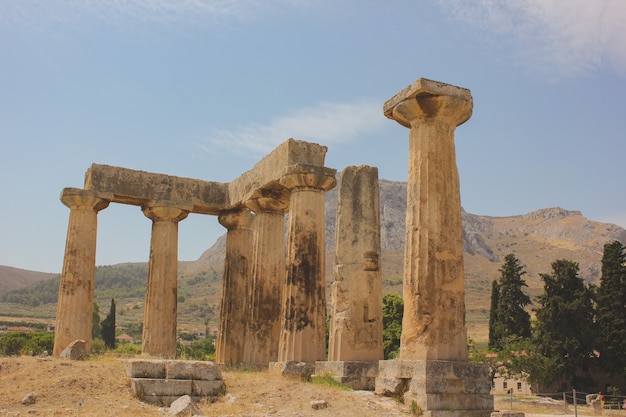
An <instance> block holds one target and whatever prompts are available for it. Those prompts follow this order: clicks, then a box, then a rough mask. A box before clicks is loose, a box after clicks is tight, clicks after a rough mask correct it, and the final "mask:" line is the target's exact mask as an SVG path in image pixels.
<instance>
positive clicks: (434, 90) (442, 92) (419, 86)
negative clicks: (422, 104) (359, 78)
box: [383, 78, 473, 127]
mask: <svg viewBox="0 0 626 417" xmlns="http://www.w3.org/2000/svg"><path fill="white" fill-rule="evenodd" d="M420 96H426V97H428V96H447V97H450V98H452V99H453V100H455V101H464V102H466V103H467V104H468V105H469V106H468V107H469V111H468V112H467V117H466V118H465V120H463V121H462V122H461V123H463V122H465V121H466V120H467V119H469V118H470V116H471V115H472V106H473V103H472V94H471V92H470V90H468V89H467V88H462V87H457V86H454V85H451V84H446V83H442V82H439V81H433V80H429V79H426V78H420V79H418V80H417V81H415V82H413V83H412V84H411V85H409V86H408V87H406V88H405V89H404V90H402V91H400V92H399V93H398V94H396V95H395V96H393V97H391V98H390V99H389V100H387V101H386V102H385V104H384V105H383V112H384V114H385V117H387V118H389V119H393V120H396V121H397V122H398V123H400V124H401V125H402V126H404V127H410V124H409V122H408V121H407V120H404V119H403V118H402V117H399V116H400V115H398V114H397V112H394V110H395V109H396V107H397V106H398V105H399V104H400V103H402V102H404V101H406V100H411V99H415V98H417V97H420ZM459 124H460V123H459Z"/></svg>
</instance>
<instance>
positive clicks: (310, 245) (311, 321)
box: [278, 164, 336, 363]
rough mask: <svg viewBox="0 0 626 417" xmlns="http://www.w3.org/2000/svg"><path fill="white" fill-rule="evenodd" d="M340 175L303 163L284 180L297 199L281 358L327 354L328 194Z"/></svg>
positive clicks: (292, 212)
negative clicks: (325, 261)
mask: <svg viewBox="0 0 626 417" xmlns="http://www.w3.org/2000/svg"><path fill="white" fill-rule="evenodd" d="M335 174H336V170H334V169H330V168H324V167H319V166H312V165H302V164H297V165H294V166H291V167H289V169H288V170H287V171H286V172H285V174H284V175H283V176H282V177H281V179H280V183H281V185H283V186H284V187H286V188H288V189H289V190H290V191H291V198H290V202H289V223H288V232H287V276H286V283H285V286H284V289H283V298H282V299H283V313H282V318H281V336H280V344H279V351H278V362H282V363H285V362H289V361H300V362H313V361H318V360H324V358H325V357H326V340H325V333H326V300H325V287H324V281H325V275H324V256H325V239H324V227H325V225H324V217H325V213H324V192H325V191H328V190H330V189H331V188H333V187H334V186H335Z"/></svg>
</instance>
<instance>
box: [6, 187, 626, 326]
mask: <svg viewBox="0 0 626 417" xmlns="http://www.w3.org/2000/svg"><path fill="white" fill-rule="evenodd" d="M336 204H337V192H336V190H331V191H330V192H328V193H326V217H327V221H326V238H327V256H326V258H327V259H326V276H327V285H330V283H331V282H332V272H333V267H332V265H333V246H334V229H335V215H336ZM380 210H381V245H382V251H383V256H382V272H383V291H384V292H396V293H401V291H402V271H403V263H404V238H405V235H404V231H405V211H406V183H405V182H395V181H387V180H381V181H380ZM462 218H463V249H464V260H465V277H466V283H465V287H466V295H467V297H466V300H467V303H466V304H467V309H468V321H472V320H475V321H484V320H485V318H486V317H487V316H488V309H489V297H490V291H491V282H492V281H493V280H494V279H497V278H498V277H499V275H500V274H499V272H498V269H499V268H500V267H501V266H502V262H503V259H504V256H505V255H507V254H508V253H515V255H516V256H517V258H518V259H520V261H521V262H522V264H523V265H525V268H526V271H527V272H528V274H527V275H526V276H525V277H524V278H525V280H526V282H527V283H528V286H529V287H528V293H529V294H530V295H531V296H532V297H533V299H534V296H536V295H538V294H540V293H541V292H542V289H543V284H542V281H541V279H540V277H539V274H540V273H550V272H551V263H552V262H553V261H555V260H557V259H568V260H572V261H575V262H578V263H579V264H580V275H581V277H583V278H584V279H585V280H587V281H589V282H596V281H597V280H598V278H599V277H600V268H601V259H602V252H603V246H604V244H606V243H610V242H613V241H615V240H619V241H620V242H622V243H624V244H626V230H625V229H623V228H621V227H619V226H616V225H613V224H607V223H600V222H596V221H592V220H589V219H586V218H585V217H583V216H582V214H581V213H580V212H578V211H571V210H564V209H562V208H558V207H555V208H546V209H540V210H537V211H533V212H531V213H527V214H522V215H518V216H509V217H491V216H481V215H475V214H470V213H466V212H463V213H462ZM225 242H226V239H225V236H222V237H220V238H219V239H218V240H217V241H216V243H215V244H214V245H213V246H211V247H210V248H209V249H207V250H206V251H205V252H204V253H203V254H202V255H201V256H200V258H199V259H198V260H196V261H185V262H180V263H179V326H180V323H181V322H182V323H186V324H187V325H192V324H194V323H201V322H202V321H204V320H205V319H209V320H210V321H211V322H212V323H215V320H216V318H215V317H214V315H215V312H216V311H217V309H218V308H219V303H220V294H221V285H222V283H221V281H222V274H223V268H224V253H225ZM146 273H147V263H136V264H119V265H114V266H108V267H99V268H98V272H97V277H96V298H99V299H100V300H101V301H102V302H103V303H104V302H107V305H108V301H106V300H107V298H111V297H115V298H116V300H118V299H119V298H120V297H122V298H123V297H126V298H127V299H128V302H127V303H128V304H127V305H126V306H125V305H124V304H123V303H124V301H123V300H120V303H121V304H119V303H118V306H119V307H118V311H119V312H120V314H125V315H126V317H127V318H126V319H128V320H141V314H140V313H141V308H142V306H143V301H142V297H143V294H144V293H145V274H146ZM57 275H58V274H46V273H40V272H33V271H25V270H20V269H17V268H12V267H7V266H0V299H2V298H5V299H6V295H5V296H4V297H3V294H6V293H7V292H9V291H10V290H15V289H19V288H23V287H26V286H29V285H30V284H32V283H34V282H36V281H42V280H44V281H47V280H49V279H50V278H53V277H55V276H57ZM47 284H48V285H50V283H47ZM35 287H36V289H33V291H32V292H31V294H30V295H32V293H45V292H54V291H53V290H50V289H49V288H48V287H47V286H46V285H44V283H41V284H39V285H38V286H34V287H33V288H35ZM16 294H17V293H15V294H14V293H13V292H12V293H11V295H12V299H16V298H15V297H13V296H17V295H19V296H21V297H24V299H31V300H32V299H33V297H32V296H31V297H30V298H29V293H28V291H27V290H26V292H23V291H20V292H19V294H17V295H16ZM327 295H328V296H330V291H328V294H327ZM42 302H48V301H47V300H46V301H42ZM101 305H102V304H101ZM101 312H102V311H101Z"/></svg>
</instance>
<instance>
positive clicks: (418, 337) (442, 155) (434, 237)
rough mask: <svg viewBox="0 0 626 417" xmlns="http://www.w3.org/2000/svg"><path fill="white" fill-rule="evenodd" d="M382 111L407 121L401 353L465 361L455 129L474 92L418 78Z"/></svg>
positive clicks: (466, 113) (417, 357)
mask: <svg viewBox="0 0 626 417" xmlns="http://www.w3.org/2000/svg"><path fill="white" fill-rule="evenodd" d="M384 112H385V116H387V117H388V118H390V119H393V120H396V121H397V122H398V123H400V124H401V125H403V126H405V127H408V128H410V132H409V175H408V183H407V215H406V243H405V245H406V246H405V258H404V287H403V297H404V319H403V321H402V340H401V344H400V359H410V360H466V359H467V331H466V328H465V289H464V274H463V241H462V233H463V230H462V226H461V197H460V188H459V174H458V170H457V167H456V156H455V150H454V130H455V128H456V127H457V126H458V125H460V124H462V123H463V122H465V121H466V120H467V119H469V118H470V116H471V114H472V96H471V94H470V92H469V90H467V89H464V88H459V87H455V86H452V85H448V84H443V83H439V82H435V81H430V80H426V79H423V78H422V79H419V80H418V81H416V82H415V83H413V84H412V85H411V86H409V87H408V88H406V89H405V90H403V91H401V92H400V93H398V94H397V95H395V96H394V97H393V98H391V99H390V100H388V101H387V102H386V103H385V106H384Z"/></svg>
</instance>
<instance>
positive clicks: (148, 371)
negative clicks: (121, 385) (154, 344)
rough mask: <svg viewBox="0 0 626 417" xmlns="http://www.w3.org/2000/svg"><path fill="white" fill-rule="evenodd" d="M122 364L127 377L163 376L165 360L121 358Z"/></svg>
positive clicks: (162, 377)
mask: <svg viewBox="0 0 626 417" xmlns="http://www.w3.org/2000/svg"><path fill="white" fill-rule="evenodd" d="M121 362H122V364H123V365H124V368H125V369H126V376H128V377H129V378H151V379H164V378H165V375H166V373H165V364H166V361H164V360H160V359H123V360H122V361H121Z"/></svg>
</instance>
